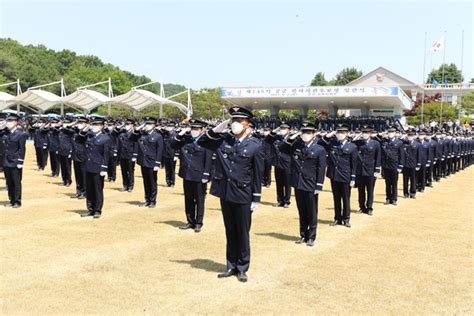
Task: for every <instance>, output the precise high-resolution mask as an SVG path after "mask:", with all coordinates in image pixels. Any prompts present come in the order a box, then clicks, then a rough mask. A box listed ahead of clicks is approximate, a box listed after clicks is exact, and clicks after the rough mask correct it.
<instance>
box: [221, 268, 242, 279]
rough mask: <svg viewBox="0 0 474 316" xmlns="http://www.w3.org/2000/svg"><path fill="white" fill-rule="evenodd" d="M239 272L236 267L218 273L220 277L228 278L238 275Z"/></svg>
mask: <svg viewBox="0 0 474 316" xmlns="http://www.w3.org/2000/svg"><path fill="white" fill-rule="evenodd" d="M236 274H237V271H236V270H234V269H227V270H226V271H224V272H222V273H219V274H218V275H217V277H218V278H219V279H222V278H228V277H230V276H233V275H236Z"/></svg>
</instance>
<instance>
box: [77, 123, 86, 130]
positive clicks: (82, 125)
mask: <svg viewBox="0 0 474 316" xmlns="http://www.w3.org/2000/svg"><path fill="white" fill-rule="evenodd" d="M84 126H85V124H77V128H78V129H83V128H84Z"/></svg>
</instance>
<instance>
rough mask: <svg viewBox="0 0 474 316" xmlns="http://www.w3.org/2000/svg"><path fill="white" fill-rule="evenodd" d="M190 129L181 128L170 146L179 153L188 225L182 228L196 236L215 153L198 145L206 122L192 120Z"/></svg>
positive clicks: (198, 230)
mask: <svg viewBox="0 0 474 316" xmlns="http://www.w3.org/2000/svg"><path fill="white" fill-rule="evenodd" d="M189 126H190V129H189V128H183V129H181V130H180V131H179V132H178V133H177V134H176V135H175V136H174V137H173V139H171V141H170V146H171V147H172V148H173V149H174V150H176V151H178V152H179V159H180V164H179V174H178V175H179V176H180V177H181V178H183V191H184V207H185V212H186V220H187V224H186V225H184V226H182V227H180V229H194V231H195V232H196V233H199V232H200V231H201V229H202V225H203V218H204V200H205V197H206V188H207V182H209V177H210V172H211V167H212V152H211V151H210V150H209V149H205V148H203V147H201V146H200V145H199V144H198V143H197V140H198V139H199V137H201V135H202V134H203V133H204V131H205V127H206V126H207V123H206V122H203V121H200V120H194V119H191V120H189Z"/></svg>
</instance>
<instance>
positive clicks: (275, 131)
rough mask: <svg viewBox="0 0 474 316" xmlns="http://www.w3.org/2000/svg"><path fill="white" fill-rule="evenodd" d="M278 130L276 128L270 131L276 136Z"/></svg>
mask: <svg viewBox="0 0 474 316" xmlns="http://www.w3.org/2000/svg"><path fill="white" fill-rule="evenodd" d="M279 130H280V128H279V127H277V128H275V129H274V130H273V131H272V133H273V134H278V131H279Z"/></svg>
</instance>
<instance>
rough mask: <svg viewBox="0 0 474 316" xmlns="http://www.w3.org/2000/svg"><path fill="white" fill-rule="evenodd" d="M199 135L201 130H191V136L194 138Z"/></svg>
mask: <svg viewBox="0 0 474 316" xmlns="http://www.w3.org/2000/svg"><path fill="white" fill-rule="evenodd" d="M199 135H201V131H198V130H192V131H191V136H192V137H194V138H196V137H198V136H199Z"/></svg>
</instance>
